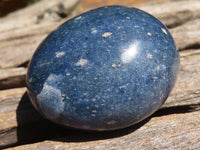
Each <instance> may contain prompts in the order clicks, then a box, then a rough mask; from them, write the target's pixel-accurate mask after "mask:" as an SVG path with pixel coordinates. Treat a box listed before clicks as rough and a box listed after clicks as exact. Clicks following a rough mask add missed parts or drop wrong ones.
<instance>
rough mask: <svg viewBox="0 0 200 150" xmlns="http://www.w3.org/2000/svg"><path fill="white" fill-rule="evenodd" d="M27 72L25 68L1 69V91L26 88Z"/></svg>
mask: <svg viewBox="0 0 200 150" xmlns="http://www.w3.org/2000/svg"><path fill="white" fill-rule="evenodd" d="M26 72H27V69H26V68H24V67H19V68H7V69H0V90H1V89H8V88H15V87H23V86H25V76H26Z"/></svg>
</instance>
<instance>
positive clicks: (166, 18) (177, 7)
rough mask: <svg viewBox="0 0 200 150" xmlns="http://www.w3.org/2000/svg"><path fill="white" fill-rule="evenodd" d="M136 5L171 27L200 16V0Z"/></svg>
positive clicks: (178, 0)
mask: <svg viewBox="0 0 200 150" xmlns="http://www.w3.org/2000/svg"><path fill="white" fill-rule="evenodd" d="M136 7H138V8H140V9H142V10H144V11H147V12H149V13H151V14H153V15H155V16H156V17H157V18H159V19H160V20H161V21H162V22H163V23H164V24H165V25H166V26H168V27H169V28H172V27H176V26H179V25H181V24H185V23H186V22H188V21H192V20H195V19H198V18H200V9H199V8H200V1H199V0H190V1H188V0H176V1H174V0H170V1H167V2H165V3H152V4H142V5H139V6H136Z"/></svg>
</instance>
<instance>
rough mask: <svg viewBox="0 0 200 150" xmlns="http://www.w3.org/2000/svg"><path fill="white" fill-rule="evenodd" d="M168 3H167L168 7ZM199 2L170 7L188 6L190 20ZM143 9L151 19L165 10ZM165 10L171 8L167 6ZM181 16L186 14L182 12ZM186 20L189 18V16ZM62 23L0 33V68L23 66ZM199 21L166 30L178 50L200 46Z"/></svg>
mask: <svg viewBox="0 0 200 150" xmlns="http://www.w3.org/2000/svg"><path fill="white" fill-rule="evenodd" d="M171 3H172V2H171ZM171 3H169V5H170V4H171ZM199 3H200V1H194V2H193V1H190V2H188V1H187V2H185V1H183V2H182V1H181V2H180V4H179V2H177V1H176V2H173V7H175V6H180V7H176V8H177V9H178V12H187V10H188V9H189V8H190V7H188V6H190V5H191V8H190V9H191V12H190V13H192V14H194V16H195V17H194V18H198V15H196V12H197V14H200V13H198V12H199V11H200V4H199ZM160 5H161V6H162V7H164V6H166V5H167V6H168V3H166V4H162V3H161V4H156V5H155V8H162V7H159V6H160ZM193 5H194V6H193ZM143 7H144V10H145V9H147V10H148V9H149V8H152V9H151V11H152V12H151V11H150V10H149V12H150V13H152V14H153V15H155V16H159V13H160V14H165V13H163V11H164V10H166V9H159V11H158V10H157V9H154V5H148V7H147V8H146V7H145V6H142V7H141V8H143ZM167 8H168V7H167ZM169 8H171V6H170V7H169ZM154 10H157V11H155V12H154ZM175 10H176V9H175ZM193 10H194V11H193ZM175 13H176V12H173V11H172V10H171V9H170V10H168V13H166V16H170V15H171V14H175ZM183 14H184V13H183ZM183 14H182V16H181V15H180V16H179V18H180V19H183V20H184V15H183ZM185 14H188V13H185ZM161 16H162V15H161ZM166 16H165V17H166ZM189 18H190V19H191V17H189ZM180 19H179V20H180ZM190 19H189V20H190ZM161 20H162V17H161ZM167 20H168V19H166V21H167ZM169 20H170V19H169ZM174 20H176V19H174ZM64 21H66V20H61V21H60V22H49V23H41V24H37V25H31V26H27V27H24V28H17V29H13V30H8V31H1V34H0V68H7V67H17V66H20V65H22V64H24V63H26V62H27V61H28V60H30V58H31V56H32V54H33V52H34V51H35V49H36V48H37V46H38V45H39V43H40V42H41V41H42V40H43V39H44V37H45V36H46V35H47V34H48V33H50V32H51V31H53V30H54V29H55V28H56V27H57V26H58V25H60V24H61V23H62V22H64ZM199 22H200V21H199V20H192V21H190V22H188V23H187V24H183V25H181V26H180V27H177V28H173V29H171V30H170V31H171V32H172V35H173V37H174V38H175V41H176V43H177V45H178V47H179V48H180V49H185V48H194V47H195V48H196V47H199V45H200V40H199V38H200V30H199V29H200V28H199V26H200V25H199V24H200V23H199ZM166 24H167V23H166ZM0 30H1V28H0Z"/></svg>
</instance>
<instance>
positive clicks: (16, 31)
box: [0, 0, 200, 150]
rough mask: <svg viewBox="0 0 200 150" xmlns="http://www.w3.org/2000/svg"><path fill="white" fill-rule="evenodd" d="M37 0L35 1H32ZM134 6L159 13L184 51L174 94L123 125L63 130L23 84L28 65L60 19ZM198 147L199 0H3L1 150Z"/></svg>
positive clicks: (0, 30) (0, 34) (0, 5)
mask: <svg viewBox="0 0 200 150" xmlns="http://www.w3.org/2000/svg"><path fill="white" fill-rule="evenodd" d="M31 3H32V4H31ZM113 4H115V5H116V4H118V5H127V6H130V7H137V8H140V9H142V10H144V11H147V12H149V13H151V14H152V15H154V16H156V17H157V18H159V19H160V20H161V21H162V22H163V23H164V24H165V25H166V26H167V27H168V28H169V30H170V32H171V33H172V35H173V37H174V39H175V42H176V44H177V46H178V48H179V49H180V56H181V67H180V72H179V76H178V79H177V82H176V85H175V88H174V89H173V91H172V93H171V95H170V97H169V98H168V100H167V101H166V103H165V104H164V105H163V106H162V108H160V109H159V110H158V111H157V112H156V113H155V114H154V115H152V116H151V117H149V118H148V119H146V120H144V121H143V122H141V123H139V124H137V125H134V126H131V127H129V128H126V129H122V130H117V131H112V132H88V131H79V130H73V129H64V128H62V127H60V126H58V125H55V124H53V123H51V122H49V121H47V120H45V119H44V118H43V117H41V115H40V114H38V113H37V111H36V110H35V109H34V108H33V106H32V105H31V103H30V101H29V98H28V96H27V93H26V88H25V76H26V71H27V64H28V62H29V60H30V58H31V56H32V54H33V52H34V51H35V49H36V48H37V46H38V45H39V43H40V42H41V41H42V40H43V39H44V38H45V37H46V36H47V35H48V34H49V33H50V32H51V31H53V30H54V29H56V28H57V27H58V26H59V25H60V24H62V23H63V22H65V21H66V20H68V19H69V18H71V17H73V16H75V15H77V14H79V13H82V12H85V11H87V10H90V9H93V8H96V7H100V6H105V5H113ZM3 148H5V149H16V150H34V149H37V150H40V149H41V150H43V149H50V150H54V149H56V150H62V149H72V150H94V149H95V150H96V149H97V150H101V149H106V150H107V149H108V150H110V149H112V150H114V149H116V150H118V149H124V150H126V149H127V150H135V149H144V150H151V149H181V150H182V149H184V150H189V149H195V150H196V149H200V0H190V1H188V0H124V1H120V0H110V1H108V0H94V1H92V0H82V1H80V0H56V1H55V0H41V1H38V2H35V3H34V1H30V2H28V0H27V1H25V0H0V149H3Z"/></svg>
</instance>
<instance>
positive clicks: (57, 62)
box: [27, 6, 179, 130]
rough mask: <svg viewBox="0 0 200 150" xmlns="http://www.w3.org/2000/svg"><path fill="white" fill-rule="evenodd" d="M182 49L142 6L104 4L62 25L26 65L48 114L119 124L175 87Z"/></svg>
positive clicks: (35, 97) (72, 123)
mask: <svg viewBox="0 0 200 150" xmlns="http://www.w3.org/2000/svg"><path fill="white" fill-rule="evenodd" d="M178 68H179V53H178V49H177V48H176V46H175V44H174V41H173V38H172V36H171V35H170V33H169V31H168V30H167V28H166V27H165V26H164V25H163V24H162V23H161V22H160V21H158V20H157V19H156V18H154V17H153V16H151V15H149V14H148V13H146V12H143V11H141V10H138V9H135V8H129V7H124V6H109V7H102V8H98V9H95V10H91V11H89V12H86V13H83V14H81V15H79V16H77V17H75V18H73V19H71V20H69V21H67V22H65V23H64V24H63V25H61V26H60V27H59V28H58V29H56V30H55V31H54V32H52V33H51V34H50V35H49V36H48V37H47V38H46V39H45V40H44V41H43V42H42V44H41V45H40V46H39V47H38V49H37V51H36V52H35V54H34V56H33V58H32V60H31V62H30V65H29V69H28V74H27V86H28V93H29V96H30V99H31V101H32V103H33V105H34V106H35V107H36V109H37V110H38V111H39V112H41V114H43V115H44V116H45V117H46V118H48V119H50V120H52V121H54V122H56V123H59V124H62V125H65V126H69V127H74V128H79V129H88V130H114V129H119V128H124V127H127V126H130V125H133V124H136V123H138V122H139V121H141V120H143V119H145V118H146V117H148V116H149V115H151V114H152V113H154V112H155V111H156V110H157V109H158V108H159V107H160V106H161V105H162V104H163V103H164V102H165V100H166V99H167V97H168V95H169V93H170V91H171V90H172V88H173V86H174V83H175V80H176V76H177V72H178Z"/></svg>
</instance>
